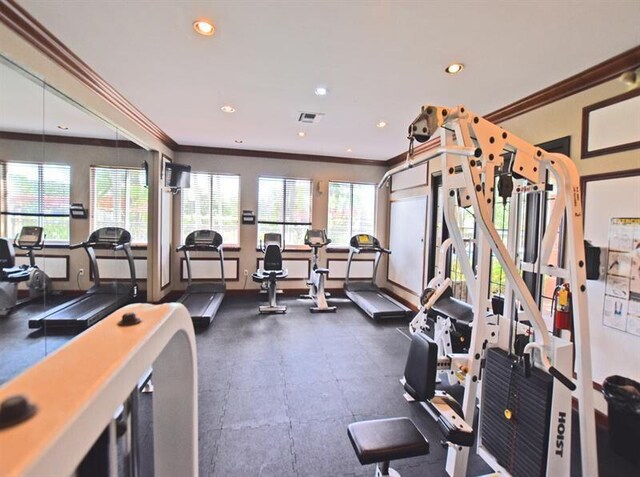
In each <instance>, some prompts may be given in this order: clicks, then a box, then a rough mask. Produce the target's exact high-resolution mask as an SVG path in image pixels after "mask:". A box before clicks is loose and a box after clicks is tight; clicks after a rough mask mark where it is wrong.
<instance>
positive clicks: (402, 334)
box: [0, 296, 638, 477]
mask: <svg viewBox="0 0 640 477" xmlns="http://www.w3.org/2000/svg"><path fill="white" fill-rule="evenodd" d="M260 301H261V298H259V297H258V296H256V297H232V296H227V297H226V298H225V300H224V302H223V304H222V307H221V308H220V311H219V312H218V315H217V316H216V318H215V320H214V322H213V323H212V324H211V326H210V327H209V328H208V329H206V330H203V331H199V332H198V334H197V346H198V374H199V383H198V386H199V393H198V401H199V452H200V475H201V476H204V477H207V476H216V477H218V476H220V477H222V476H225V477H235V476H238V477H245V476H279V477H286V476H299V477H303V476H335V475H344V476H367V477H372V476H373V474H374V466H361V465H360V464H359V462H358V460H357V458H356V457H355V454H354V452H353V449H352V447H351V444H350V442H349V439H348V437H347V431H346V429H347V425H348V424H349V423H350V422H354V421H358V420H364V419H374V418H384V417H394V416H408V417H410V418H411V419H413V421H414V422H415V423H416V425H417V426H418V427H419V428H420V430H421V431H422V432H423V434H424V435H425V437H426V438H427V439H428V440H429V442H430V448H431V452H430V454H429V455H427V456H424V457H418V458H413V459H406V460H403V461H396V462H392V467H394V468H396V469H397V470H398V471H400V473H401V474H402V475H403V476H405V477H411V476H429V477H431V476H443V477H444V476H446V475H447V474H446V472H445V471H444V462H445V457H446V450H445V448H443V446H441V444H440V440H441V435H440V433H439V431H438V429H437V425H436V424H435V422H434V421H433V420H432V419H431V417H429V416H428V415H427V414H426V412H425V411H424V410H422V409H421V408H420V406H419V405H418V404H417V403H408V402H406V401H405V399H404V398H403V396H402V395H403V391H402V386H401V385H400V383H399V379H400V377H401V376H402V372H403V369H404V364H405V359H406V355H407V351H408V348H409V339H408V337H407V335H406V324H405V323H403V322H398V321H394V322H384V323H375V322H373V321H372V320H370V319H369V318H367V317H366V316H365V315H364V314H363V313H362V312H361V311H360V310H359V309H358V308H357V307H356V306H355V305H353V304H352V303H351V302H350V301H348V300H346V299H336V300H333V301H334V302H335V304H337V306H338V311H337V313H335V314H333V313H328V314H312V313H311V312H310V311H309V309H308V307H309V302H308V301H305V300H300V299H296V298H293V297H284V298H280V297H279V302H282V303H284V304H286V305H287V306H288V307H289V309H288V311H287V313H286V314H284V315H259V314H258V312H257V307H258V304H259V303H260ZM54 304H55V301H54V302H52V303H51V306H53V305H54ZM31 313H33V309H30V307H26V308H23V309H21V310H19V311H17V312H15V313H14V314H13V315H11V317H9V318H5V319H0V349H2V359H0V383H3V382H6V381H7V380H9V379H11V378H12V377H13V376H15V375H16V374H18V373H19V372H21V371H22V370H24V369H25V368H27V367H28V366H30V365H31V364H33V363H35V362H36V361H38V360H39V359H41V358H42V356H43V353H44V346H45V344H44V341H45V340H44V337H42V336H41V335H39V334H38V333H35V334H34V333H32V334H31V335H29V330H28V329H27V324H26V322H27V320H28V317H29V315H30V314H31ZM68 339H69V337H66V336H48V337H47V339H46V342H47V343H46V346H47V348H48V350H47V351H48V352H52V351H53V350H54V349H56V348H57V347H59V346H60V345H62V344H63V343H65V342H66V341H67V340H68ZM139 422H140V448H141V454H142V459H141V460H142V469H141V471H142V475H153V459H152V452H153V450H152V445H151V441H152V437H151V436H152V433H151V424H152V423H151V395H150V394H141V395H140V411H139ZM576 430H577V422H576V419H575V416H574V445H573V448H574V450H575V449H576V448H577V445H576V442H575V439H577V438H578V435H577V433H576ZM598 441H599V460H600V475H602V476H625V475H629V476H632V475H638V474H637V472H638V469H637V467H633V466H632V465H631V464H629V463H628V462H626V461H624V460H623V459H622V458H620V457H618V456H616V455H615V454H613V453H612V452H611V450H610V448H609V443H608V438H607V434H606V433H604V432H599V433H598ZM176 445H179V443H176ZM572 464H573V465H572V475H580V473H579V471H580V463H579V457H578V455H577V452H574V453H573V456H572ZM489 470H490V469H489V468H488V467H487V466H486V464H484V462H483V461H482V460H481V459H480V458H479V457H478V456H476V455H475V454H474V453H472V456H471V458H470V465H469V472H468V475H482V474H486V473H488V472H489Z"/></svg>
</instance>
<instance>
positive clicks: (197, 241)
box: [184, 229, 222, 247]
mask: <svg viewBox="0 0 640 477" xmlns="http://www.w3.org/2000/svg"><path fill="white" fill-rule="evenodd" d="M184 244H185V245H186V246H187V247H197V246H199V245H200V246H202V245H205V246H214V247H219V246H220V245H222V235H220V234H219V233H218V232H216V231H215V230H206V229H203V230H194V231H193V232H191V233H190V234H189V235H187V238H186V239H185V240H184Z"/></svg>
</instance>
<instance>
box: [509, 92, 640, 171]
mask: <svg viewBox="0 0 640 477" xmlns="http://www.w3.org/2000/svg"><path fill="white" fill-rule="evenodd" d="M626 91H627V88H626V86H625V85H624V84H623V83H622V82H620V81H618V80H612V81H608V82H606V83H603V84H601V85H599V86H596V87H594V88H590V89H588V90H586V91H583V92H581V93H578V94H574V95H573V96H569V97H568V98H564V99H561V100H560V101H556V102H555V103H551V104H549V105H547V106H543V107H542V108H538V109H535V110H533V111H530V112H528V113H526V114H523V115H522V116H518V117H516V118H513V119H509V120H508V121H505V122H504V123H502V124H501V126H503V127H504V128H505V129H506V130H507V131H511V132H512V133H514V134H517V135H518V136H520V137H522V138H523V139H525V140H527V141H529V142H530V143H532V144H539V143H542V142H546V141H549V140H552V139H557V138H560V137H564V136H571V158H572V159H573V160H574V161H575V163H576V166H577V167H578V172H579V173H580V175H581V176H586V175H591V174H601V173H605V172H612V171H622V170H627V169H637V168H639V167H640V150H637V149H636V150H635V151H625V152H620V153H617V154H608V155H604V156H597V157H593V158H589V159H581V158H580V156H581V151H580V141H581V137H582V108H583V107H585V106H589V105H590V104H594V103H597V102H599V101H602V100H605V99H608V98H612V97H613V96H617V95H619V94H622V93H624V92H626ZM638 127H640V125H639V126H638Z"/></svg>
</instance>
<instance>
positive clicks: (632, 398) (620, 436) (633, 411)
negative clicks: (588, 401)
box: [602, 376, 640, 463]
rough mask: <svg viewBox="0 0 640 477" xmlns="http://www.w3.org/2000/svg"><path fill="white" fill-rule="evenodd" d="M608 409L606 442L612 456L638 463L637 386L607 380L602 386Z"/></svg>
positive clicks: (639, 386)
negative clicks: (616, 455) (613, 454)
mask: <svg viewBox="0 0 640 477" xmlns="http://www.w3.org/2000/svg"><path fill="white" fill-rule="evenodd" d="M602 393H603V394H604V398H605V399H606V400H607V403H608V405H609V439H610V441H611V447H612V449H613V451H614V452H615V453H616V454H619V455H621V456H622V457H624V458H626V459H628V460H630V461H631V462H635V463H638V462H640V383H638V382H636V381H634V380H633V379H629V378H625V377H622V376H609V377H608V378H606V379H605V380H604V382H603V383H602Z"/></svg>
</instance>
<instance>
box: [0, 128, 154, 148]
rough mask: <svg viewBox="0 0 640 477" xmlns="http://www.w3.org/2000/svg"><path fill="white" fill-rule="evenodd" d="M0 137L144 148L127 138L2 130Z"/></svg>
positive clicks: (31, 140) (17, 139)
mask: <svg viewBox="0 0 640 477" xmlns="http://www.w3.org/2000/svg"><path fill="white" fill-rule="evenodd" d="M0 139H9V140H13V141H30V142H42V143H50V144H75V145H80V146H101V147H126V148H127V149H143V148H142V147H140V146H138V145H137V144H136V143H135V142H133V141H129V140H127V139H118V140H116V139H100V138H93V137H80V136H60V135H57V134H33V133H20V132H10V131H0Z"/></svg>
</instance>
